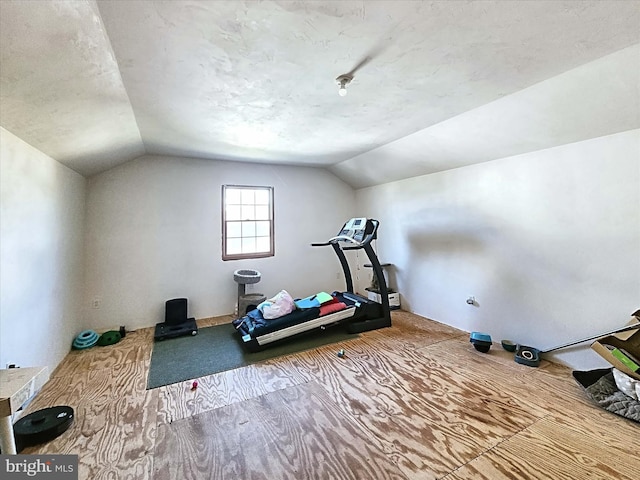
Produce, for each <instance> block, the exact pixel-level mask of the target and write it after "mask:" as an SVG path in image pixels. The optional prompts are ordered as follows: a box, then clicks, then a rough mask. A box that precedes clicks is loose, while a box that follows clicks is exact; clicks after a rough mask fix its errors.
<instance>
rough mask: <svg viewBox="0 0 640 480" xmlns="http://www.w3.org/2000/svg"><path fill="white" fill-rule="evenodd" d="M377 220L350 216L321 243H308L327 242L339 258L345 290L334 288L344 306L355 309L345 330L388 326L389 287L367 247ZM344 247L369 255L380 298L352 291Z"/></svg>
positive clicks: (353, 331) (318, 244)
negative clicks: (372, 297)
mask: <svg viewBox="0 0 640 480" xmlns="http://www.w3.org/2000/svg"><path fill="white" fill-rule="evenodd" d="M379 226H380V222H379V221H378V220H374V219H373V218H363V217H361V218H352V219H351V220H349V221H348V222H346V223H345V224H344V225H343V226H342V228H341V229H340V232H338V235H336V236H335V237H332V238H330V239H329V240H328V241H327V242H324V243H312V244H311V246H312V247H326V246H331V247H332V248H333V251H334V252H335V254H336V255H337V257H338V260H340V265H341V266H342V270H343V272H344V278H345V282H346V287H347V290H346V291H345V292H334V295H335V296H337V297H338V298H339V299H340V300H341V301H343V302H344V303H345V304H346V305H347V306H349V305H353V306H355V308H356V310H355V312H354V315H353V316H352V317H351V318H350V319H349V323H348V325H347V331H348V332H349V333H359V332H366V331H368V330H375V329H378V328H383V327H390V326H391V312H390V309H389V291H388V288H387V282H386V280H385V278H384V273H383V271H382V266H381V265H380V261H379V260H378V256H377V255H376V252H374V251H373V248H372V247H371V242H372V241H373V240H375V239H377V238H378V227H379ZM346 250H364V252H365V253H366V254H367V257H368V258H369V262H370V264H371V267H372V268H373V272H374V274H375V276H376V279H377V280H378V285H379V290H380V297H381V302H382V303H378V302H375V301H373V300H369V299H368V298H366V297H363V296H361V295H358V294H357V293H355V292H354V291H353V279H352V277H351V270H350V269H349V263H348V262H347V259H346V257H345V254H344V252H345V251H346Z"/></svg>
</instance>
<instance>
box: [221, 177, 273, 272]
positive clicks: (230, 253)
mask: <svg viewBox="0 0 640 480" xmlns="http://www.w3.org/2000/svg"><path fill="white" fill-rule="evenodd" d="M273 243H274V242H273V187H249V186H241V185H223V186H222V259H223V260H237V259H240V258H260V257H272V256H273V255H274V245H273Z"/></svg>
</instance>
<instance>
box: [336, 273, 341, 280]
mask: <svg viewBox="0 0 640 480" xmlns="http://www.w3.org/2000/svg"><path fill="white" fill-rule="evenodd" d="M336 280H340V272H336Z"/></svg>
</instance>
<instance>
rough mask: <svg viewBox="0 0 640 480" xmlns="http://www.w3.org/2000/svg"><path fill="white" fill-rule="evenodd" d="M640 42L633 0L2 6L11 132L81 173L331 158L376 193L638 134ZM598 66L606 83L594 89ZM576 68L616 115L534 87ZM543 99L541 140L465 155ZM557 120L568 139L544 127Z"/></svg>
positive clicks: (328, 163) (576, 85) (497, 141)
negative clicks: (467, 168) (169, 162)
mask: <svg viewBox="0 0 640 480" xmlns="http://www.w3.org/2000/svg"><path fill="white" fill-rule="evenodd" d="M639 44H640V3H639V2H637V1H613V0H611V1H606V2H605V1H586V0H585V1H520V2H516V1H469V2H462V1H400V0H397V1H369V0H364V1H362V0H361V1H346V0H345V1H260V2H258V1H235V0H232V1H195V0H180V1H150V0H145V1H121V0H118V1H101V0H99V1H94V0H82V1H59V0H52V1H51V0H46V1H37V0H36V1H25V0H17V1H10V0H3V1H2V2H0V80H1V83H0V125H1V126H2V127H4V128H6V129H7V130H9V131H10V132H12V133H13V134H15V135H16V136H18V137H20V138H21V139H22V140H24V141H26V142H27V143H29V144H31V145H32V146H34V147H36V148H38V149H39V150H41V151H42V152H44V153H46V154H47V155H49V156H51V157H52V158H54V159H56V160H58V161H60V162H61V163H63V164H65V165H67V166H69V167H70V168H72V169H74V170H76V171H77V172H79V173H81V174H83V175H85V176H90V175H93V174H96V173H99V172H102V171H105V170H107V169H109V168H112V167H113V166H115V165H118V164H121V163H124V162H127V161H129V160H131V159H133V158H136V157H138V156H140V155H144V154H159V155H175V156H186V157H198V158H212V159H222V160H233V161H255V162H270V163H274V164H295V165H309V166H323V167H329V168H331V169H332V170H334V171H335V172H336V173H337V174H338V175H340V176H342V177H343V178H344V179H345V180H346V181H348V182H349V183H351V184H352V185H354V186H365V185H370V184H374V183H376V181H377V180H376V179H375V178H374V177H373V176H371V178H369V179H363V180H360V181H359V180H358V179H357V178H356V175H355V174H354V172H355V171H357V170H361V169H363V168H366V167H367V163H368V162H369V163H374V164H375V163H376V162H378V165H383V164H384V163H387V164H389V163H392V164H393V171H394V172H396V173H395V175H396V177H398V178H403V177H406V176H409V175H415V174H420V173H425V172H427V173H429V172H431V171H438V170H443V169H446V168H453V167H455V166H459V162H458V163H456V162H455V159H456V158H463V157H464V158H465V161H464V162H466V163H465V164H471V163H474V162H478V161H486V160H487V159H490V158H491V156H492V155H493V156H494V155H502V154H514V153H522V152H524V151H531V150H532V149H534V150H535V149H539V148H545V147H548V146H552V145H555V144H561V143H563V142H565V143H566V142H567V141H577V140H580V139H584V138H590V137H594V136H599V135H605V134H610V133H615V132H616V131H624V130H627V129H632V128H640V113H639V110H640V107H639V106H638V88H639V84H640V78H639V76H640V74H639V73H638V70H637V69H638V68H639V67H640V59H639V58H637V57H640V50H639V49H638V48H637V47H638V45H639ZM616 52H626V53H624V54H621V55H622V57H620V58H618V59H617V60H616V61H613V60H612V61H609V64H606V62H607V61H606V60H601V59H603V58H604V57H607V56H610V55H613V54H615V53H616ZM612 58H613V57H612ZM630 61H631V65H629V62H630ZM597 62H601V63H602V62H604V63H605V64H606V66H607V69H608V70H602V71H603V72H608V78H600V77H599V76H598V75H601V73H599V72H600V70H598V69H597V68H596V69H594V70H592V73H593V72H597V75H595V77H594V75H591V76H590V77H589V78H588V79H586V80H584V82H583V81H581V78H584V75H583V76H582V77H581V76H580V72H581V71H582V70H580V68H583V66H584V65H586V64H594V65H596V66H597V65H600V64H598V63H597ZM598 68H600V67H598ZM617 68H622V69H623V70H624V71H621V72H620V75H617V74H616V73H615V72H616V70H615V69H617ZM354 69H355V72H353V70H354ZM611 69H614V70H613V72H614V74H613V75H611V72H612V70H611ZM350 72H352V73H353V77H354V78H353V81H352V82H351V83H350V84H349V85H348V86H347V91H348V94H347V95H346V96H344V97H341V96H339V95H338V87H337V85H336V81H335V79H336V77H338V76H339V75H341V74H345V73H350ZM571 72H574V73H573V74H572V73H571ZM575 72H577V73H575ZM567 75H573V77H572V80H571V85H573V87H571V89H572V91H574V90H576V89H578V90H580V89H581V88H582V87H581V85H582V84H583V83H585V84H588V85H589V87H588V88H587V89H586V90H585V91H580V92H579V94H576V98H575V102H574V104H575V106H578V105H579V104H584V102H585V101H586V102H587V103H586V104H589V101H590V99H591V101H592V102H596V101H597V105H598V107H597V108H600V107H602V108H603V109H606V110H607V112H608V113H606V115H608V116H606V115H605V117H606V118H605V117H603V116H602V115H600V116H598V113H599V111H596V112H593V114H594V115H593V116H594V117H596V116H598V118H594V119H593V120H592V121H590V120H588V119H585V118H583V116H584V115H583V114H582V113H581V112H579V116H580V118H576V115H574V116H572V117H569V118H568V119H567V120H565V119H564V117H563V116H562V114H561V113H558V112H557V111H553V109H554V107H553V105H552V103H554V102H555V103H558V102H557V101H559V103H560V105H561V107H562V111H568V110H571V109H573V108H574V107H573V106H574V104H562V101H561V100H562V99H558V98H555V99H553V95H556V96H557V95H558V94H559V93H558V92H562V91H563V90H562V89H558V88H555V89H554V88H551V87H548V88H546V89H544V88H543V89H542V90H540V88H541V87H538V86H539V85H547V84H548V83H545V82H550V81H551V79H554V78H559V79H562V78H567ZM563 76H564V77H563ZM574 77H575V78H574ZM594 82H595V83H594ZM598 82H600V83H599V85H600V87H601V88H600V89H598V88H597V85H598ZM560 84H562V85H565V84H566V85H565V87H566V86H567V85H569V84H568V83H567V81H564V83H562V82H559V83H558V85H560ZM536 89H538V90H536ZM608 89H613V90H616V89H619V90H620V92H621V93H620V94H618V95H613V96H612V97H611V98H610V99H609V100H607V97H606V96H602V95H603V92H606V91H607V90H608ZM523 92H528V93H526V94H524V93H523ZM531 92H534V93H535V92H538V96H535V95H534V96H531V95H532V93H531ZM545 92H546V93H545ZM553 92H555V93H553ZM523 95H524V96H523ZM526 95H529V97H527V96H526ZM544 95H547V97H544ZM549 95H551V97H550V98H548V97H549ZM634 95H635V96H634ZM563 96H564V94H563ZM541 98H544V101H539V100H540V99H541ZM594 98H595V99H596V100H593V99H594ZM506 99H513V100H510V102H511V103H510V104H509V106H508V107H504V105H505V103H504V102H505V101H506ZM552 100H553V102H552ZM634 102H635V105H634ZM538 103H540V106H539V111H537V112H533V113H531V112H529V113H528V118H529V120H528V122H529V123H527V125H526V128H528V129H529V128H531V127H530V125H531V124H535V125H538V130H536V133H535V135H534V136H533V137H531V138H527V136H526V135H521V134H518V133H517V132H509V135H504V136H503V137H504V138H502V137H500V136H495V135H492V136H491V138H490V141H486V142H484V143H482V142H479V143H476V144H474V143H471V144H469V145H472V148H470V147H467V148H466V150H465V151H460V152H459V151H458V150H456V149H458V148H462V147H460V144H462V143H464V137H465V132H467V133H468V132H469V130H468V129H469V128H470V127H469V124H470V122H471V123H473V124H474V125H476V124H478V125H486V124H487V120H490V119H492V121H495V119H496V117H501V118H503V119H504V120H503V122H504V123H505V125H504V126H503V127H504V128H507V130H508V128H509V125H511V124H513V123H514V121H515V120H513V119H512V118H511V117H510V114H508V113H505V112H517V111H518V109H519V108H523V105H528V107H526V108H528V109H529V110H530V109H531V108H532V107H531V105H535V104H538ZM619 103H621V104H622V105H619ZM589 105H590V108H592V109H593V107H592V106H591V104H589ZM620 108H622V109H623V110H624V111H625V112H620ZM547 110H551V111H553V112H552V113H553V115H554V116H555V117H554V118H556V120H555V122H556V123H560V124H562V125H563V128H564V130H563V131H556V130H557V129H552V128H548V127H547V128H540V125H543V124H545V122H547V121H548V118H547V117H549V115H551V114H550V113H549V112H548V111H547ZM592 111H593V110H592ZM474 112H475V113H474ZM478 112H480V113H481V114H482V116H478ZM470 115H471V117H470ZM473 115H476V116H475V117H473ZM511 115H512V114H511ZM545 115H546V116H545ZM558 115H560V116H561V117H562V118H561V119H558ZM512 116H513V115H512ZM483 118H484V119H485V120H483ZM470 119H471V120H470ZM474 122H475V123H474ZM567 123H569V124H570V125H569V127H567V126H566V124H567ZM489 124H491V122H489ZM491 125H492V124H491ZM443 128H444V129H445V130H446V134H441V135H440V136H438V134H437V132H442V130H443ZM473 128H475V127H471V129H473ZM492 128H494V129H495V128H502V127H500V123H499V122H498V123H496V126H495V127H492ZM521 128H525V125H523V126H522V127H521ZM535 128H536V127H535V126H534V130H535ZM560 130H561V129H560ZM565 130H570V132H568V131H565ZM420 132H428V133H422V134H421V133H420ZM432 132H435V133H433V134H432ZM456 132H457V134H456ZM412 135H422V136H421V137H420V138H419V139H418V141H417V143H415V144H413V146H412V145H408V144H406V140H404V139H406V138H412V137H411V136H412ZM483 135H484V134H483ZM536 135H538V136H539V137H540V139H539V140H535V141H533V140H532V138H534V139H537V137H536ZM518 136H519V137H521V138H516V137H518ZM507 137H509V138H507ZM399 139H402V140H399ZM402 142H405V143H404V144H403V143H402ZM430 142H431V143H430ZM485 144H486V145H485ZM389 145H391V146H398V147H389ZM403 145H404V146H403ZM415 145H418V146H419V148H420V149H423V150H424V151H425V152H428V155H427V157H428V158H426V159H425V158H414V157H412V155H411V154H409V153H408V151H410V150H413V149H415V148H414V147H415ZM394 148H395V150H394ZM483 148H484V149H485V150H482V149H483ZM470 150H473V152H472V153H469V151H470ZM371 152H374V153H371ZM375 152H381V153H380V154H375ZM385 152H386V153H385ZM396 154H397V158H399V159H403V161H404V162H406V164H407V167H406V169H405V172H404V173H402V169H403V163H402V161H395V162H394V161H393V158H395V157H394V156H395V155H396ZM465 155H466V157H465ZM405 157H406V158H405ZM493 158H496V157H495V156H494V157H493ZM359 159H360V160H359ZM429 162H431V163H429ZM464 162H463V163H464ZM389 170H391V167H390V168H389ZM397 172H401V173H397ZM389 175H390V176H391V177H393V175H394V174H392V173H391V172H389ZM391 177H389V178H391ZM384 178H387V177H384ZM384 178H383V179H384Z"/></svg>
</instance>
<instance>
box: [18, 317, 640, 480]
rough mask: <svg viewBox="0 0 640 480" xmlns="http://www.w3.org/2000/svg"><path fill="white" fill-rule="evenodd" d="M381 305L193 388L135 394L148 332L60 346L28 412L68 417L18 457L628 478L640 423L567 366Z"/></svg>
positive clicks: (172, 474)
mask: <svg viewBox="0 0 640 480" xmlns="http://www.w3.org/2000/svg"><path fill="white" fill-rule="evenodd" d="M392 316H393V323H394V326H393V327H391V328H387V329H382V330H377V331H373V332H366V333H364V334H361V335H359V336H358V337H355V338H354V339H353V340H349V341H347V342H343V343H341V344H339V345H328V346H325V347H322V348H319V349H317V350H313V351H308V352H303V353H298V354H294V355H290V356H287V357H281V358H278V359H274V360H271V361H268V362H265V363H263V364H258V365H251V366H248V367H244V368H240V369H237V370H232V371H228V372H223V373H219V374H215V375H210V376H207V377H203V378H200V379H198V380H199V387H198V388H197V389H196V390H195V391H192V390H191V382H182V383H179V384H174V385H168V386H165V387H160V388H157V389H154V390H145V387H146V377H147V372H148V368H149V359H150V357H151V350H152V347H153V338H152V335H153V334H152V330H151V329H145V330H140V331H136V332H132V333H129V334H127V336H126V337H125V338H124V339H123V341H121V342H120V343H118V344H116V345H113V346H110V347H99V348H98V347H96V348H93V349H89V350H83V351H72V352H71V353H69V355H68V356H67V357H66V359H65V360H64V361H63V362H62V364H61V365H60V366H59V367H58V368H57V369H56V371H55V372H53V374H52V378H51V380H50V381H49V382H48V383H47V385H46V386H45V387H44V388H43V390H42V391H41V392H40V394H39V395H38V396H37V397H36V399H35V400H34V401H33V402H32V403H31V405H30V406H29V409H28V411H27V413H28V412H29V411H33V410H37V409H40V408H45V407H49V406H53V405H70V406H72V407H73V408H74V409H75V412H76V416H75V422H74V423H73V425H72V427H71V428H70V429H69V430H68V431H67V432H65V433H64V434H63V435H61V436H60V437H58V438H57V439H55V440H53V441H51V442H49V443H48V444H45V445H41V446H38V447H32V448H29V449H26V450H25V451H23V452H22V453H73V454H78V455H79V462H80V468H79V472H80V478H81V479H87V480H89V479H91V480H93V479H132V480H133V479H135V480H138V479H140V480H144V479H154V480H161V479H162V480H164V479H167V480H169V479H171V480H174V479H180V480H181V479H185V480H186V479H224V480H228V479H240V480H241V479H265V480H277V479H296V480H297V479H301V480H305V479H354V480H368V479H375V480H377V479H405V480H414V479H434V478H443V479H446V480H462V479H490V480H494V479H501V478H509V479H528V478H536V479H585V478H589V479H609V478H611V479H613V478H615V479H637V478H638V472H640V459H639V458H638V450H637V446H638V444H640V429H639V428H638V426H637V425H636V424H634V423H632V422H630V421H627V420H624V419H622V418H619V417H617V416H615V415H612V414H610V413H607V412H604V411H602V410H600V409H599V408H597V407H595V406H593V405H592V404H591V403H590V402H589V401H588V400H587V398H586V396H585V395H584V393H583V392H582V390H581V389H580V388H579V387H578V386H577V384H576V383H575V382H574V380H573V378H572V377H571V371H570V370H569V369H567V368H564V367H560V366H558V365H554V364H550V363H547V362H543V363H542V365H541V367H540V368H537V369H536V368H529V367H525V366H522V365H518V364H517V363H515V362H514V361H513V356H512V354H509V353H507V352H504V351H502V350H501V349H499V348H496V347H495V346H494V347H493V348H492V349H491V351H490V353H489V354H482V353H478V352H476V351H475V350H474V349H473V348H472V346H471V345H470V343H469V341H468V334H466V333H464V332H460V331H458V330H455V329H452V328H450V327H447V326H444V325H442V324H439V323H436V322H432V321H430V320H427V319H424V318H422V317H419V316H417V315H413V314H410V313H407V312H403V311H394V312H393V314H392ZM230 320H231V318H230V317H218V318H215V319H209V320H207V321H201V322H199V323H200V326H201V327H204V326H209V325H212V324H215V323H221V322H228V321H230ZM340 348H343V349H344V350H345V352H346V357H345V358H339V357H338V356H337V355H336V352H337V350H338V349H340ZM211 354H212V355H215V352H211Z"/></svg>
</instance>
